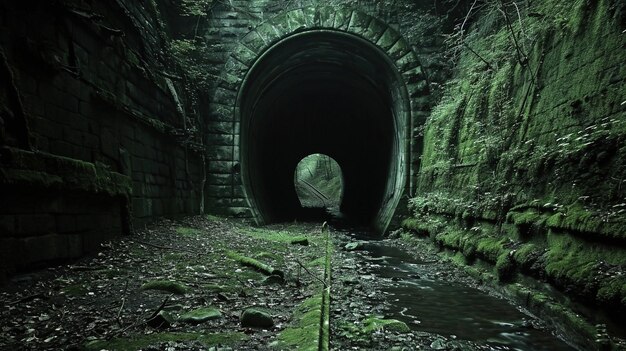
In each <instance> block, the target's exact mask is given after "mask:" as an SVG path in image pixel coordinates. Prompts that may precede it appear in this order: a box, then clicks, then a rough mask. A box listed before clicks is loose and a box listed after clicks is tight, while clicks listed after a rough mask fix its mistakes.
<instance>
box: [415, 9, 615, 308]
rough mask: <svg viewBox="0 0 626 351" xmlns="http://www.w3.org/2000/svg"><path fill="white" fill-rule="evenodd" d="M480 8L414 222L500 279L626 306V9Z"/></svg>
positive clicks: (426, 166)
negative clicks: (543, 284)
mask: <svg viewBox="0 0 626 351" xmlns="http://www.w3.org/2000/svg"><path fill="white" fill-rule="evenodd" d="M482 4H483V6H481V7H477V8H476V9H474V13H473V14H471V17H472V18H477V19H476V20H475V22H474V23H473V24H472V26H471V27H470V28H469V30H466V31H465V32H464V33H461V34H459V33H457V34H456V35H457V36H456V37H455V38H452V39H453V40H452V44H453V45H451V47H450V52H452V53H453V54H455V53H460V54H458V55H459V56H458V64H457V68H456V73H455V76H454V78H453V79H452V80H450V81H449V82H448V83H447V84H446V87H445V90H444V94H443V96H442V98H441V100H440V101H439V102H438V103H437V104H436V106H435V107H434V109H433V112H432V114H431V115H430V117H429V119H428V121H427V123H426V126H425V128H424V131H423V134H424V152H423V154H422V164H421V169H420V172H419V177H418V186H417V189H416V192H415V194H414V198H413V199H412V200H411V208H412V210H413V213H414V217H413V218H411V219H409V220H407V221H406V222H405V225H406V226H407V227H409V228H412V229H414V230H416V231H418V232H421V233H427V234H429V235H431V236H432V237H433V238H434V239H435V240H436V241H437V242H438V243H440V244H442V245H444V246H446V247H449V248H452V249H455V250H460V251H462V252H463V253H464V254H465V255H466V257H468V258H469V259H470V260H471V259H474V258H482V259H485V260H487V261H490V262H492V263H493V264H495V265H496V269H497V270H498V273H499V274H500V276H501V278H502V279H503V280H506V279H509V278H511V276H512V275H513V274H515V273H516V272H523V273H526V274H529V275H532V276H535V277H537V278H540V279H544V280H547V281H549V282H551V283H553V284H554V285H555V286H557V287H559V288H560V289H561V290H563V291H565V292H567V293H568V294H569V295H571V296H576V297H579V298H581V299H584V300H586V301H587V302H591V303H593V304H597V305H600V306H603V307H608V308H613V307H617V309H618V310H621V311H623V310H624V309H625V308H626V266H625V265H626V187H625V185H626V183H625V178H624V174H626V144H625V142H624V141H625V140H626V120H625V115H626V103H625V102H624V100H625V99H626V88H625V82H626V66H625V65H624V62H626V50H624V48H626V36H625V35H624V30H625V29H626V6H625V4H624V2H622V1H616V0H600V1H584V0H578V1H561V0H550V1H541V2H536V1H535V2H532V4H531V5H528V4H524V5H523V6H518V7H515V6H513V4H510V3H507V2H498V1H493V2H489V1H487V2H482ZM454 45H456V47H455V46H454ZM455 50H456V51H455Z"/></svg>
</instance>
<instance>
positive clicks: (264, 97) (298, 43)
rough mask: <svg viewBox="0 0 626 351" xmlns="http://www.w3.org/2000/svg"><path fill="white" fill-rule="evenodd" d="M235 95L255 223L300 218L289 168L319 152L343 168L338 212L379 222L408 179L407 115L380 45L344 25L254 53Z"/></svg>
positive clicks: (384, 223) (403, 98) (403, 94)
mask: <svg viewBox="0 0 626 351" xmlns="http://www.w3.org/2000/svg"><path fill="white" fill-rule="evenodd" d="M238 99H239V100H238V104H239V106H238V107H239V117H240V121H241V130H240V135H241V140H240V145H241V151H240V152H241V154H240V157H241V165H242V170H241V171H242V181H243V184H244V189H245V191H246V195H247V197H248V199H249V201H250V205H251V207H252V209H253V211H254V213H255V216H256V218H257V220H258V222H259V223H260V224H262V223H269V222H276V221H286V220H293V219H294V218H297V217H298V213H299V211H301V210H302V207H301V205H300V202H299V200H298V197H297V194H296V190H295V187H294V182H293V175H294V171H295V169H296V166H297V164H298V162H299V161H300V160H302V158H304V157H305V156H307V155H310V154H313V153H322V154H326V155H328V156H330V157H332V158H333V159H335V160H336V161H337V162H338V164H339V166H340V167H341V169H342V171H343V177H344V192H343V198H342V202H341V205H340V211H341V212H342V215H343V217H344V218H346V219H347V220H349V221H350V222H352V223H357V224H359V225H364V226H369V227H371V228H372V229H374V230H377V231H384V229H385V228H386V226H387V225H388V222H389V220H390V219H391V216H392V215H393V212H394V210H395V206H396V205H397V202H398V200H399V196H400V194H401V192H402V190H403V187H404V178H405V174H404V172H405V171H404V170H405V169H406V167H404V166H403V165H404V162H406V161H405V160H406V155H405V154H404V151H403V150H404V149H405V147H404V144H403V143H404V140H405V133H406V128H407V127H406V121H407V120H408V118H407V117H406V113H407V111H408V108H407V103H406V102H407V99H406V89H405V88H404V84H403V83H402V80H401V78H399V74H398V73H397V71H396V70H395V66H394V65H393V64H392V63H391V61H390V60H389V58H388V57H387V55H386V54H385V53H384V52H382V51H381V50H380V49H378V48H377V47H375V46H373V45H372V44H371V43H369V42H366V41H365V40H363V39H360V38H358V37H356V36H354V35H351V34H347V33H341V32H335V31H321V30H317V31H310V32H304V33H299V34H296V35H292V36H290V37H288V38H287V39H284V40H283V41H281V42H279V43H278V44H276V45H274V46H273V47H271V48H270V49H268V50H267V51H266V52H265V53H264V54H263V55H262V56H261V57H260V58H259V59H258V60H257V62H256V63H255V65H254V66H253V67H252V69H251V70H250V71H249V73H248V76H247V77H246V79H245V81H244V83H243V86H242V89H241V90H240V92H239V98H238Z"/></svg>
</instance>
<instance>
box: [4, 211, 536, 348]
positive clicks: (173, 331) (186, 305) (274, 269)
mask: <svg viewBox="0 0 626 351" xmlns="http://www.w3.org/2000/svg"><path fill="white" fill-rule="evenodd" d="M331 237H332V246H333V248H334V249H333V250H332V273H331V278H332V284H331V305H330V345H331V349H332V350H396V351H401V350H511V348H494V346H493V344H488V343H486V342H472V341H464V340H459V339H460V338H459V339H457V338H456V337H454V336H451V335H449V334H448V335H440V334H437V333H432V332H425V331H420V329H419V328H416V327H415V326H414V325H411V324H413V323H414V324H415V325H418V324H419V323H420V321H419V320H418V319H419V318H416V319H415V320H414V321H406V320H405V322H401V321H399V320H396V319H394V318H395V317H394V316H390V315H389V313H388V310H389V305H390V303H391V300H392V299H393V298H392V296H391V295H390V294H389V293H388V292H386V291H385V287H386V286H391V285H394V284H396V283H398V281H400V280H402V279H403V276H398V277H391V278H389V277H380V276H377V275H376V274H374V273H373V269H374V268H376V267H380V266H381V265H384V264H386V263H384V262H383V261H384V260H381V261H378V260H379V259H380V257H378V258H377V257H373V256H371V255H370V254H369V253H368V252H367V250H363V248H364V246H363V245H367V241H363V240H362V239H363V237H360V236H359V235H358V234H355V233H354V232H350V231H346V232H341V231H338V230H335V229H332V228H331ZM411 238H412V237H411V236H408V235H405V236H403V238H396V239H386V240H384V241H383V242H382V243H383V244H384V245H385V246H387V247H392V248H393V247H396V248H399V249H401V250H403V251H402V252H405V253H408V255H409V256H410V257H408V258H407V259H409V260H415V262H427V263H428V265H426V266H424V269H423V270H422V271H420V275H422V276H421V277H410V278H416V279H421V278H424V279H428V280H445V281H449V282H455V283H459V284H463V285H464V286H468V287H473V288H478V289H482V290H485V291H486V292H487V293H490V294H492V293H493V292H492V291H490V290H489V288H488V286H487V285H484V284H481V283H478V281H477V280H476V279H473V278H471V277H470V276H468V274H466V273H465V271H463V270H461V269H460V268H459V267H458V266H456V265H454V264H452V263H451V262H449V261H446V259H444V256H442V255H441V254H440V253H438V252H437V250H436V249H435V248H434V247H433V246H432V245H431V244H429V243H428V242H426V241H424V240H414V239H411ZM325 240H326V239H325V236H324V234H323V233H322V231H321V225H320V224H319V223H308V224H307V223H292V224H280V225H272V226H268V227H263V228H254V227H252V226H250V225H248V224H246V223H244V222H241V221H237V220H228V219H222V218H217V217H211V216H209V217H191V218H186V219H183V220H179V221H170V220H163V221H161V222H158V223H156V224H154V225H152V226H149V227H147V228H145V229H144V230H139V231H138V233H137V234H135V235H133V236H128V237H122V238H120V239H118V240H114V241H112V242H108V243H106V244H103V245H102V250H101V252H100V253H98V254H97V255H95V256H93V257H87V258H84V259H82V260H80V261H77V262H72V263H71V264H66V265H62V266H58V267H55V268H50V269H47V270H42V271H37V272H31V273H27V274H22V275H19V276H15V277H14V278H13V279H12V281H11V282H9V283H8V284H7V285H5V286H3V287H2V288H1V290H0V303H1V304H2V305H3V309H2V310H1V311H0V326H1V329H0V349H2V350H103V349H104V350H168V351H169V350H172V351H173V350H207V349H208V350H267V349H275V350H276V349H277V350H295V349H307V350H308V349H312V350H315V349H317V334H316V333H317V331H318V330H319V324H320V322H319V321H320V317H319V314H315V313H314V311H313V310H315V309H316V308H317V309H319V307H320V304H321V301H322V300H321V295H320V291H321V290H322V287H323V285H324V284H325V283H324V282H323V281H322V279H324V278H323V277H324V273H323V272H324V265H325V263H326V260H325V254H326V241H325ZM375 245H378V244H375ZM411 298H412V297H411ZM524 323H527V325H526V326H524V328H526V327H527V328H529V329H543V328H544V327H545V326H544V325H542V323H541V322H540V321H538V320H536V319H533V318H532V317H530V316H528V320H527V321H526V322H524Z"/></svg>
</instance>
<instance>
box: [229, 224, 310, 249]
mask: <svg viewBox="0 0 626 351" xmlns="http://www.w3.org/2000/svg"><path fill="white" fill-rule="evenodd" d="M241 232H242V233H243V234H246V235H248V236H251V237H253V238H255V239H261V240H267V241H273V242H278V243H287V244H292V245H304V246H306V245H309V240H308V238H307V237H306V236H304V235H294V234H293V233H290V232H287V231H277V230H271V229H265V228H245V229H242V230H241Z"/></svg>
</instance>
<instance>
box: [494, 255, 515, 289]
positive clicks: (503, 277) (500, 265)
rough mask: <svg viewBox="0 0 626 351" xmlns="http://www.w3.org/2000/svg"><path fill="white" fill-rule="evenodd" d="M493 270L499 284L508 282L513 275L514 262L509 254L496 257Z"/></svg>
mask: <svg viewBox="0 0 626 351" xmlns="http://www.w3.org/2000/svg"><path fill="white" fill-rule="evenodd" d="M495 269H496V273H497V275H498V280H500V281H501V282H508V281H510V280H511V279H512V278H513V275H514V274H515V261H514V260H513V258H512V256H511V255H510V254H509V253H506V252H505V253H503V254H501V255H500V256H499V257H498V260H497V261H496V267H495Z"/></svg>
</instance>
